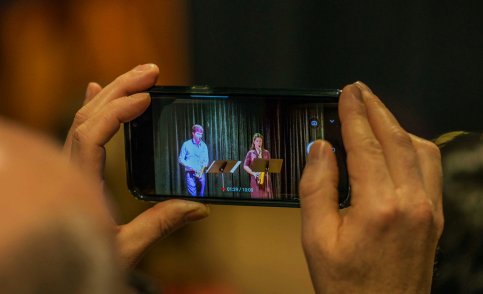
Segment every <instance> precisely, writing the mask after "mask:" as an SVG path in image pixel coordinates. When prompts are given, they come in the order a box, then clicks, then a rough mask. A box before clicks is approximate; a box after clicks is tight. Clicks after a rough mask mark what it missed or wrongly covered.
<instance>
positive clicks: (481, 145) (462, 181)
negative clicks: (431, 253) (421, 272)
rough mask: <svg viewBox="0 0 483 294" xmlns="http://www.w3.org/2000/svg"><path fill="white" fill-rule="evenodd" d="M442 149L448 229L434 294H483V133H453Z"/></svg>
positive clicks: (446, 137) (441, 143) (444, 138)
mask: <svg viewBox="0 0 483 294" xmlns="http://www.w3.org/2000/svg"><path fill="white" fill-rule="evenodd" d="M436 144H438V145H439V146H440V148H441V155H442V164H443V174H444V179H443V183H444V190H443V203H444V215H445V228H444V232H443V235H442V236H441V239H440V243H439V252H438V264H437V268H436V271H435V279H434V282H433V293H483V134H482V133H466V132H452V133H447V134H444V135H442V136H441V137H439V138H438V139H437V140H436Z"/></svg>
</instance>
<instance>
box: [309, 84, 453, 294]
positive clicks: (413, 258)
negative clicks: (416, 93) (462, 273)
mask: <svg viewBox="0 0 483 294" xmlns="http://www.w3.org/2000/svg"><path fill="white" fill-rule="evenodd" d="M339 114H340V121H341V126H342V136H343V140H344V146H345V149H346V152H347V166H348V173H349V179H350V185H351V192H352V198H351V206H350V207H349V208H347V209H343V210H339V208H338V189H337V183H338V171H337V163H336V159H335V156H334V154H333V152H332V151H331V147H330V144H329V143H327V142H324V141H318V142H316V143H314V144H313V145H312V148H311V151H310V154H309V156H308V160H307V165H306V167H305V169H304V173H303V176H302V180H301V182H300V197H301V208H302V209H301V211H302V243H303V248H304V251H305V255H306V259H307V262H308V265H309V270H310V273H311V277H312V282H313V285H314V288H315V290H316V291H317V293H402V292H404V293H424V292H426V293H428V292H430V289H431V281H432V272H433V263H434V256H435V251H436V246H437V242H438V239H439V237H440V236H441V233H442V230H443V223H444V220H443V212H442V188H441V186H442V171H441V160H440V154H439V150H438V148H437V147H436V146H435V145H434V144H432V143H430V142H428V141H426V140H423V139H421V138H418V137H416V136H414V135H411V134H408V133H407V132H406V131H405V130H403V129H402V128H401V126H400V125H399V123H398V122H397V120H396V119H395V118H394V116H393V115H392V114H391V113H390V112H389V110H388V109H387V108H386V107H385V106H384V104H383V103H382V102H381V101H380V100H379V98H378V97H377V96H376V95H374V94H373V93H372V91H371V90H370V89H369V88H368V87H367V86H365V85H364V84H362V83H360V82H358V83H355V84H352V85H348V86H346V87H345V88H344V89H343V91H342V94H341V96H340V101H339Z"/></svg>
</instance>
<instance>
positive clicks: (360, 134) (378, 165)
mask: <svg viewBox="0 0 483 294" xmlns="http://www.w3.org/2000/svg"><path fill="white" fill-rule="evenodd" d="M339 116H340V121H341V131H342V139H343V141H344V147H345V149H346V153H347V168H348V174H349V180H350V185H351V190H352V199H351V205H352V206H356V205H358V204H359V203H372V202H373V201H380V198H381V197H383V196H385V195H391V194H392V193H388V192H390V190H389V189H392V188H393V183H392V180H391V176H390V174H389V171H388V167H387V164H386V159H385V155H384V151H383V149H382V147H381V144H380V142H379V141H378V140H377V138H376V136H375V135H374V131H373V129H372V126H371V124H370V122H369V119H368V115H367V109H366V105H365V104H364V102H363V100H362V93H361V91H360V89H359V88H358V87H357V86H356V85H354V84H352V85H348V86H346V87H344V89H343V90H342V94H341V96H340V100H339ZM386 189H387V191H386ZM375 196H377V199H375V198H374V197H375Z"/></svg>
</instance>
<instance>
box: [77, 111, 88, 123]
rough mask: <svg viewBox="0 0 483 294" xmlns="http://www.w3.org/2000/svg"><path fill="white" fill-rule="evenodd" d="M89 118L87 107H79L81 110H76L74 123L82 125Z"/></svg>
mask: <svg viewBox="0 0 483 294" xmlns="http://www.w3.org/2000/svg"><path fill="white" fill-rule="evenodd" d="M88 118H89V115H88V114H87V112H86V110H85V108H81V109H79V111H77V112H76V114H75V116H74V125H81V124H83V123H84V122H85V121H86V120H87V119H88Z"/></svg>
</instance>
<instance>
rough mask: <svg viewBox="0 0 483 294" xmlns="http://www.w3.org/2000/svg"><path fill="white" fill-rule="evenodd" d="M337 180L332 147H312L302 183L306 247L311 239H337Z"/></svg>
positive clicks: (319, 143)
mask: <svg viewBox="0 0 483 294" xmlns="http://www.w3.org/2000/svg"><path fill="white" fill-rule="evenodd" d="M338 180H339V175H338V169H337V162H336V159H335V155H334V153H333V152H332V146H331V145H330V144H329V143H328V142H326V141H320V140H319V141H316V142H315V143H314V144H313V145H312V147H311V148H310V153H309V156H308V159H307V164H306V165H305V168H304V171H303V174H302V179H301V180H300V206H301V212H302V238H303V243H304V247H305V246H307V245H309V244H311V243H312V242H311V240H316V239H317V238H319V239H320V238H327V237H328V236H335V230H336V229H337V227H338V223H339V222H340V216H339V192H338V189H337V186H338ZM314 238H315V239H314Z"/></svg>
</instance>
